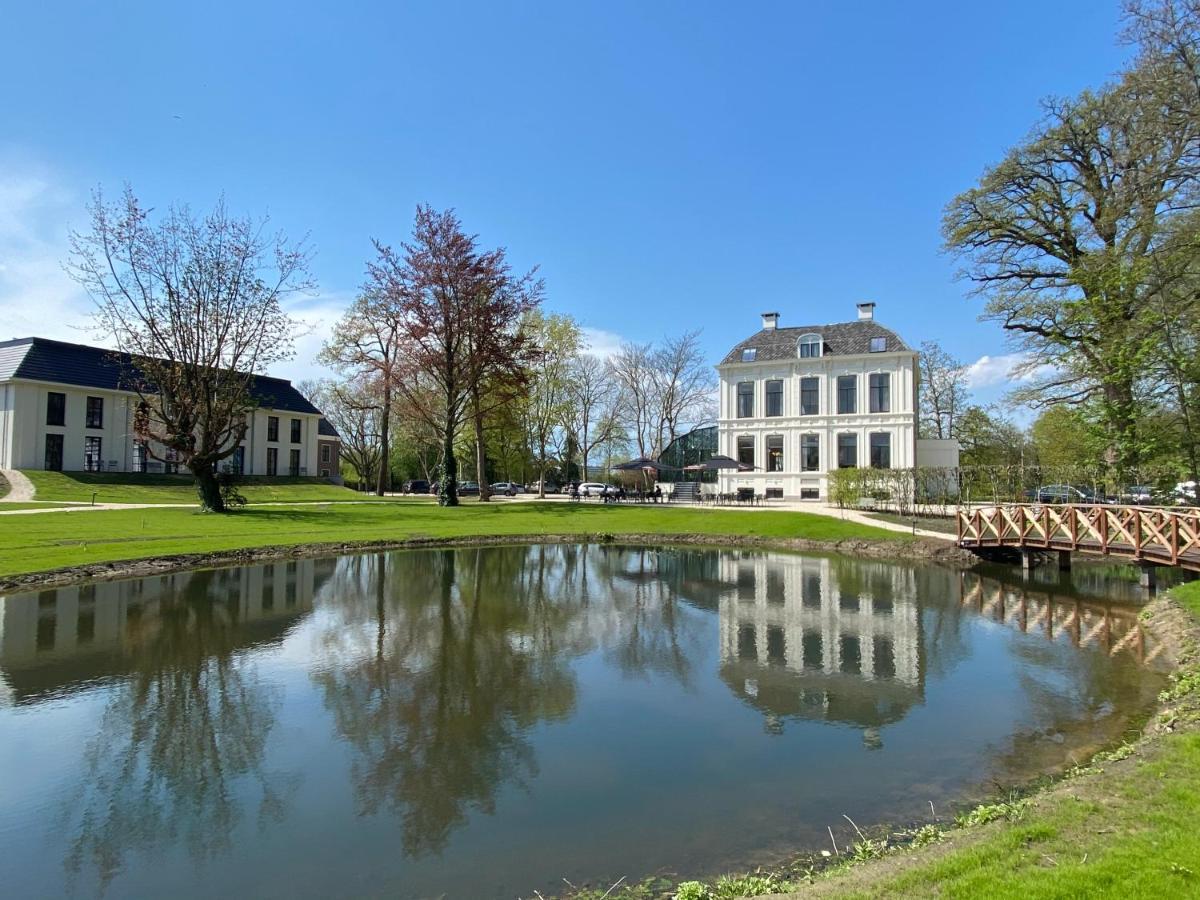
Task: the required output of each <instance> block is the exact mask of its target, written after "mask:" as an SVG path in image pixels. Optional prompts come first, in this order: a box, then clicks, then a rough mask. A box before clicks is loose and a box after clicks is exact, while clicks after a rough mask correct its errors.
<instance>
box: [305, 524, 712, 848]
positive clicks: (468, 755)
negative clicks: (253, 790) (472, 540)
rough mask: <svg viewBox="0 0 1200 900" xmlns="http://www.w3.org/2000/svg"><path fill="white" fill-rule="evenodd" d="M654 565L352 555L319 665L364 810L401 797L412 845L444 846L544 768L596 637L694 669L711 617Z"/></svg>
mask: <svg viewBox="0 0 1200 900" xmlns="http://www.w3.org/2000/svg"><path fill="white" fill-rule="evenodd" d="M656 565H657V563H656V561H655V556H654V553H653V551H645V552H643V551H627V550H621V549H618V548H601V547H579V546H571V545H564V546H559V545H548V546H542V545H539V546H532V547H504V548H487V549H474V550H458V551H454V550H445V551H433V552H421V553H412V552H409V553H398V554H391V555H387V554H379V555H376V556H371V557H358V558H351V559H345V560H342V561H341V562H340V564H339V568H338V571H337V574H336V575H335V579H336V585H337V586H336V592H337V594H338V596H339V603H338V606H337V609H336V611H331V615H330V616H329V617H328V618H327V620H326V627H325V628H324V629H323V630H322V633H321V636H320V638H319V642H320V647H319V654H320V657H321V660H322V662H321V664H320V665H319V667H318V668H317V670H316V671H315V673H314V675H313V677H314V679H315V681H316V682H317V683H318V684H319V685H320V686H321V688H322V689H323V691H324V694H325V701H326V704H327V706H328V707H329V708H330V710H331V711H332V713H333V716H334V720H335V722H336V727H337V730H338V732H339V734H340V735H342V736H343V737H344V738H345V739H346V741H347V742H348V743H349V744H350V746H351V747H352V748H353V749H354V758H353V761H352V768H351V771H352V778H353V782H354V792H355V803H356V807H357V809H358V811H359V813H360V814H364V815H373V814H377V813H379V812H380V811H383V810H388V811H390V812H392V813H393V814H395V815H397V816H399V818H400V820H401V822H402V829H403V843H404V849H405V851H406V852H407V853H410V854H414V855H416V854H421V853H425V852H429V851H436V850H438V849H440V848H441V847H443V846H444V845H445V843H446V841H447V840H448V838H449V836H450V834H451V833H452V831H453V830H454V829H455V828H456V827H457V826H459V825H461V824H462V823H463V822H465V820H466V818H467V817H468V816H469V814H470V813H471V811H472V810H475V811H479V812H483V813H489V812H491V811H492V810H493V809H494V805H495V802H496V795H497V793H498V792H499V791H500V790H501V788H503V787H505V786H506V785H514V786H521V785H526V784H528V782H529V780H530V779H531V778H532V777H533V776H534V775H535V774H536V772H537V760H536V758H535V757H534V753H533V750H532V745H531V743H530V740H529V730H530V729H531V728H532V727H534V726H535V725H537V724H538V723H542V722H546V721H552V720H556V719H562V718H565V717H567V716H569V715H570V713H571V712H572V711H573V709H574V707H575V702H576V682H575V676H574V674H573V671H572V668H571V664H572V661H573V659H575V658H576V657H578V656H580V655H581V654H584V653H588V652H592V651H596V650H598V651H600V652H601V653H603V654H604V656H605V658H606V659H607V660H609V661H610V662H612V663H614V664H615V665H617V666H619V668H620V670H621V671H622V672H624V673H626V674H627V675H630V676H646V675H649V674H653V673H659V674H669V675H670V676H673V677H675V678H679V679H685V678H686V676H687V673H688V671H689V666H690V663H689V661H688V659H689V655H691V656H693V657H694V656H695V654H694V653H690V643H691V642H692V641H699V640H700V639H701V638H702V632H701V630H700V624H699V623H695V622H694V623H689V624H684V623H683V622H682V621H681V617H680V616H679V614H678V611H677V610H676V609H675V606H676V602H677V598H676V596H675V595H674V593H673V592H672V591H671V590H670V589H669V588H664V587H662V586H660V585H657V580H658V579H657V575H656V574H655V571H656V568H655V567H656ZM597 597H602V598H603V602H594V600H595V599H596V598H597Z"/></svg>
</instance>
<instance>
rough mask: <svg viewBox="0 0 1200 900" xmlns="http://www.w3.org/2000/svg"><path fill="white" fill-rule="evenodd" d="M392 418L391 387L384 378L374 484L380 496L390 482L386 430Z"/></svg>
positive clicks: (389, 454)
mask: <svg viewBox="0 0 1200 900" xmlns="http://www.w3.org/2000/svg"><path fill="white" fill-rule="evenodd" d="M391 420H392V389H391V387H390V386H388V384H387V381H386V379H385V381H384V386H383V412H382V414H381V416H380V420H379V430H380V431H381V432H383V434H382V435H381V436H380V440H381V445H380V448H379V449H380V451H381V453H382V456H381V458H380V460H379V481H378V482H377V484H376V488H375V493H376V494H377V495H378V496H380V497H382V496H383V495H384V494H386V493H387V492H388V490H389V489H390V488H391V486H392V484H391V482H392V465H391V459H390V457H391V440H390V435H389V434H388V432H389V431H390V430H391Z"/></svg>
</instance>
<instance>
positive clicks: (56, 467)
mask: <svg viewBox="0 0 1200 900" xmlns="http://www.w3.org/2000/svg"><path fill="white" fill-rule="evenodd" d="M62 467H63V436H62V435H61V434H48V435H46V459H45V465H44V466H43V468H45V469H46V470H47V471H49V472H61V471H62Z"/></svg>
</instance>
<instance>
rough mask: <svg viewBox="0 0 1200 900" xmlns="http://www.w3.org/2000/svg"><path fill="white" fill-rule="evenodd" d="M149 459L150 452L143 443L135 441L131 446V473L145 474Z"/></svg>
mask: <svg viewBox="0 0 1200 900" xmlns="http://www.w3.org/2000/svg"><path fill="white" fill-rule="evenodd" d="M149 457H150V452H149V448H147V447H146V443H145V441H137V442H136V443H135V444H134V445H133V471H135V472H145V471H146V467H147V463H148V461H149Z"/></svg>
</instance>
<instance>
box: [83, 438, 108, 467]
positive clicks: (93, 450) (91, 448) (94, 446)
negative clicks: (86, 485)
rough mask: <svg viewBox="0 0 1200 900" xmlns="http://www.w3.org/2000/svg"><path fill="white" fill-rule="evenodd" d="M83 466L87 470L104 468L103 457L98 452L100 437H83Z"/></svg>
mask: <svg viewBox="0 0 1200 900" xmlns="http://www.w3.org/2000/svg"><path fill="white" fill-rule="evenodd" d="M83 468H84V470H85V471H88V472H99V471H100V470H101V469H103V468H104V459H103V457H102V456H101V454H100V438H98V437H86V438H84V439H83Z"/></svg>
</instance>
